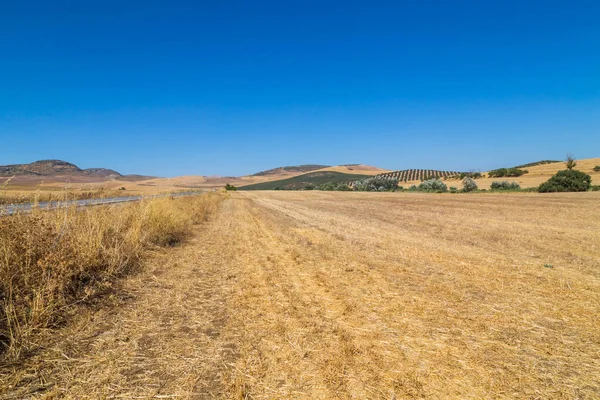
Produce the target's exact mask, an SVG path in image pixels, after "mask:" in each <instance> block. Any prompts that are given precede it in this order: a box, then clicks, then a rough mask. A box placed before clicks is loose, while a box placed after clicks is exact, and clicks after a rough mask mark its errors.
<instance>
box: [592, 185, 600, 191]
mask: <svg viewBox="0 0 600 400" xmlns="http://www.w3.org/2000/svg"><path fill="white" fill-rule="evenodd" d="M590 190H591V191H592V192H600V185H594V186H592V187H591V188H590Z"/></svg>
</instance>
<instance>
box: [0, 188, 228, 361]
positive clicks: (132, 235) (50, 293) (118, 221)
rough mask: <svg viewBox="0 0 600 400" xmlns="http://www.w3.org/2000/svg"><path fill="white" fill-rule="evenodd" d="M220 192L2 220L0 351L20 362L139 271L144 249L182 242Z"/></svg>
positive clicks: (212, 207)
mask: <svg viewBox="0 0 600 400" xmlns="http://www.w3.org/2000/svg"><path fill="white" fill-rule="evenodd" d="M219 201H220V196H219V195H217V194H205V195H202V196H198V197H188V198H179V199H169V198H164V199H157V200H151V201H142V202H138V203H132V204H126V205H116V206H102V207H94V208H86V209H77V208H69V209H61V210H56V211H51V212H50V211H42V210H34V212H32V213H31V214H19V215H15V216H12V217H3V218H1V219H0V352H1V353H2V357H4V358H5V359H7V360H12V361H15V360H18V359H20V358H21V357H22V356H23V355H26V354H27V353H28V352H29V351H30V350H32V349H35V348H37V347H38V346H39V345H40V343H41V342H43V340H44V337H45V336H46V335H48V334H51V332H52V331H51V330H52V328H55V327H57V326H59V325H61V324H63V323H64V321H65V317H66V316H67V315H69V312H71V311H72V310H73V307H74V306H75V305H76V304H82V303H86V302H89V301H91V300H92V299H94V298H95V297H96V295H97V294H99V293H104V292H106V291H107V290H110V288H111V287H112V286H113V285H114V283H115V281H116V279H117V278H119V277H120V276H123V275H124V274H127V273H129V272H131V271H132V270H134V269H135V268H136V267H138V265H139V261H140V259H142V257H143V256H144V254H145V252H147V251H148V250H150V249H153V248H156V247H157V246H170V245H174V244H176V243H178V242H180V241H181V240H183V239H184V238H185V236H186V234H187V233H188V232H190V229H191V226H192V225H193V224H194V223H198V222H201V221H203V220H206V218H207V216H208V215H210V214H211V213H214V212H215V211H216V209H217V207H218V203H219Z"/></svg>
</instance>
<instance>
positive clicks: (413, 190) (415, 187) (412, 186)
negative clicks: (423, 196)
mask: <svg viewBox="0 0 600 400" xmlns="http://www.w3.org/2000/svg"><path fill="white" fill-rule="evenodd" d="M408 190H409V191H411V192H416V191H417V190H419V188H418V187H417V185H410V187H409V188H408Z"/></svg>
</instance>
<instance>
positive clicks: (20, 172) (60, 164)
mask: <svg viewBox="0 0 600 400" xmlns="http://www.w3.org/2000/svg"><path fill="white" fill-rule="evenodd" d="M0 176H2V177H11V176H17V177H19V176H29V177H36V176H37V177H78V178H86V177H89V178H92V179H117V180H123V181H142V180H147V179H152V178H155V177H154V176H144V175H121V174H120V173H118V172H117V171H115V170H112V169H108V168H88V169H81V168H79V167H78V166H77V165H75V164H72V163H70V162H67V161H62V160H39V161H34V162H32V163H29V164H13V165H0Z"/></svg>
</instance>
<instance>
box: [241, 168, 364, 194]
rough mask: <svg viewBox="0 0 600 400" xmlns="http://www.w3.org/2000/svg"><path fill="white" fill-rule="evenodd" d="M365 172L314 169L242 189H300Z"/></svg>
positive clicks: (344, 179) (352, 178) (360, 177)
mask: <svg viewBox="0 0 600 400" xmlns="http://www.w3.org/2000/svg"><path fill="white" fill-rule="evenodd" d="M364 178H365V175H364V174H344V173H341V172H335V171H314V172H309V173H307V174H302V175H299V176H295V177H292V178H287V179H280V180H276V181H269V182H262V183H255V184H252V185H246V186H242V187H240V188H239V189H240V190H300V189H304V188H305V187H306V186H307V185H315V186H316V185H321V184H323V183H344V182H352V181H355V180H358V179H364Z"/></svg>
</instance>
